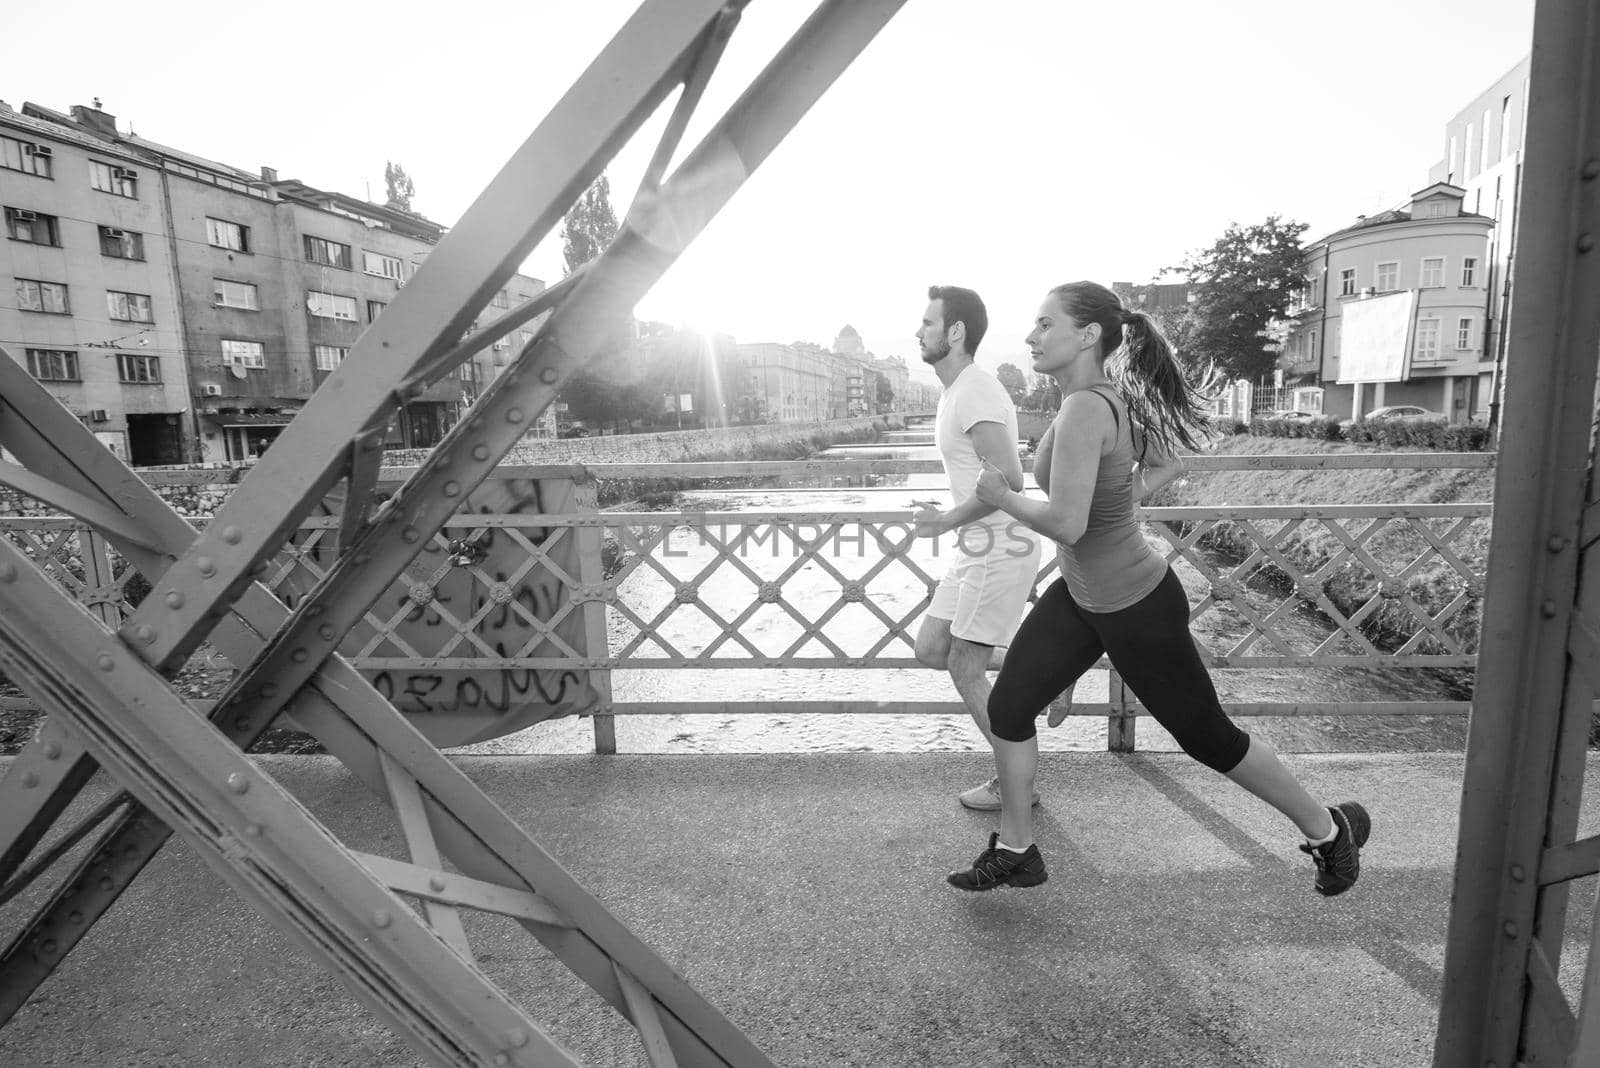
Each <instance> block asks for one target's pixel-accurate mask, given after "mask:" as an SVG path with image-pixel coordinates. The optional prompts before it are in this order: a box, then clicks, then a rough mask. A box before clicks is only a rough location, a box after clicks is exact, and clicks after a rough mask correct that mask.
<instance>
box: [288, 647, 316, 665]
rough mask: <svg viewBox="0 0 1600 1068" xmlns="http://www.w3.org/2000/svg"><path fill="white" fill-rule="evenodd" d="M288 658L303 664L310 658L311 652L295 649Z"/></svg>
mask: <svg viewBox="0 0 1600 1068" xmlns="http://www.w3.org/2000/svg"><path fill="white" fill-rule="evenodd" d="M289 659H290V660H293V661H294V662H295V663H296V664H304V663H305V662H306V661H307V660H309V659H311V654H310V653H308V652H307V651H306V650H304V649H296V650H295V651H294V652H292V653H290V654H289Z"/></svg>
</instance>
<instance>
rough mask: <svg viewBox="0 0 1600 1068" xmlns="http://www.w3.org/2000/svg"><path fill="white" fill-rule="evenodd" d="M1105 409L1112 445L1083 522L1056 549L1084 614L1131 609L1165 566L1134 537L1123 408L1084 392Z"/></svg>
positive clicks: (1108, 391) (1107, 396)
mask: <svg viewBox="0 0 1600 1068" xmlns="http://www.w3.org/2000/svg"><path fill="white" fill-rule="evenodd" d="M1089 389H1090V390H1092V391H1093V392H1094V393H1096V394H1098V395H1099V396H1100V397H1101V398H1102V399H1103V400H1104V401H1105V402H1106V403H1107V404H1109V405H1110V406H1111V414H1112V416H1113V418H1115V419H1116V421H1117V443H1116V445H1115V446H1114V447H1113V448H1112V450H1111V451H1110V452H1108V453H1106V454H1105V455H1104V456H1102V457H1100V470H1099V473H1098V474H1097V475H1096V477H1095V483H1094V496H1093V497H1092V498H1091V499H1090V502H1089V521H1088V524H1087V525H1086V526H1085V527H1084V531H1083V536H1082V537H1081V538H1079V539H1078V541H1077V544H1075V545H1061V544H1060V543H1057V546H1056V561H1057V563H1058V564H1059V566H1060V568H1061V575H1062V577H1063V578H1064V579H1065V580H1066V583H1067V591H1068V592H1069V593H1071V594H1072V599H1073V600H1074V601H1076V602H1077V603H1078V607H1080V608H1082V609H1084V610H1085V611H1089V612H1116V611H1118V610H1120V609H1123V608H1127V607H1129V606H1130V605H1133V604H1137V603H1138V602H1139V601H1140V600H1142V599H1143V598H1144V597H1146V596H1148V595H1149V594H1150V592H1151V591H1152V590H1154V589H1155V588H1156V587H1157V586H1159V585H1160V584H1161V580H1162V579H1163V578H1164V577H1165V576H1166V573H1167V562H1166V560H1164V559H1163V558H1162V557H1161V556H1160V555H1159V554H1158V553H1157V552H1156V551H1155V550H1154V549H1152V548H1150V545H1149V544H1148V543H1147V542H1146V541H1145V540H1144V535H1143V534H1141V533H1140V532H1139V520H1138V515H1137V509H1136V508H1135V507H1134V501H1133V463H1134V458H1133V430H1132V427H1131V426H1130V425H1129V421H1128V418H1127V415H1128V410H1127V407H1126V406H1125V405H1124V404H1123V403H1122V398H1121V397H1119V396H1117V393H1116V390H1114V389H1112V388H1111V387H1110V386H1101V385H1094V386H1090V387H1089Z"/></svg>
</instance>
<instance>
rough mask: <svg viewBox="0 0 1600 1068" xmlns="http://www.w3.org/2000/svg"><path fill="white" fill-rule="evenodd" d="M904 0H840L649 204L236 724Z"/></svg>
mask: <svg viewBox="0 0 1600 1068" xmlns="http://www.w3.org/2000/svg"><path fill="white" fill-rule="evenodd" d="M902 3H903V0H870V2H867V0H862V2H855V3H846V2H843V0H833V2H830V3H825V4H823V5H821V6H820V7H819V8H818V10H817V12H816V13H815V14H814V15H813V17H812V18H811V20H809V21H808V22H807V23H806V24H805V25H804V26H803V27H802V28H801V29H800V31H799V32H798V33H797V34H796V36H795V38H794V39H793V40H792V41H790V42H789V45H788V46H787V47H786V48H785V49H784V50H783V51H782V52H780V53H779V55H778V56H777V57H775V58H774V59H773V61H772V63H771V64H769V66H768V67H767V68H766V69H765V70H764V71H763V72H762V73H761V75H760V76H759V77H758V78H757V79H756V81H755V82H753V83H752V84H751V86H750V88H749V89H748V90H747V91H746V93H745V94H744V95H743V96H742V97H741V98H740V99H739V101H738V102H737V103H736V104H735V105H734V106H733V107H732V108H731V109H730V110H729V112H728V113H727V115H726V116H725V117H724V118H723V119H722V120H721V121H720V122H719V123H718V124H717V125H716V126H715V127H714V128H713V129H712V130H711V131H710V132H709V133H708V134H707V135H706V137H705V139H704V140H703V141H702V143H701V144H700V145H699V147H698V148H697V149H696V150H695V151H694V152H693V153H691V154H690V156H689V157H688V158H687V159H686V160H685V161H684V163H683V165H682V167H681V168H679V170H678V171H677V172H676V173H674V174H673V176H672V178H671V179H670V180H669V181H668V182H667V183H666V184H665V185H664V186H663V187H662V188H661V190H660V191H659V193H657V194H655V195H653V196H646V197H644V198H643V199H642V200H641V201H640V203H639V204H638V205H636V209H635V211H634V212H633V213H632V214H630V216H629V217H628V219H627V220H626V222H625V223H624V225H623V227H622V229H621V231H620V232H619V233H618V235H617V238H616V240H615V241H614V242H613V243H612V244H611V246H610V247H609V248H608V249H607V250H606V251H605V253H604V254H603V255H602V256H601V257H600V259H599V260H597V261H596V262H595V263H594V264H593V266H592V269H591V270H590V271H589V273H588V275H587V276H586V277H585V278H584V280H583V282H582V283H580V285H579V286H578V288H577V290H576V291H575V292H574V293H573V294H572V296H571V297H570V298H568V300H566V301H564V302H563V303H562V304H561V306H560V307H559V308H558V309H557V310H556V311H555V312H554V313H553V314H552V316H551V318H550V320H549V322H547V323H546V324H545V327H544V329H543V330H542V331H541V332H540V334H539V336H538V337H537V338H536V339H534V341H533V342H532V343H531V344H530V346H529V347H528V349H526V350H525V351H524V352H523V353H522V354H521V356H520V357H519V359H518V361H517V362H516V363H515V364H514V365H513V366H512V367H511V368H509V369H508V370H507V371H506V373H505V374H503V375H501V376H500V377H499V378H498V379H496V380H495V382H494V383H493V384H492V385H491V386H490V387H489V389H488V390H487V391H485V394H484V396H483V397H482V398H480V400H479V401H478V403H477V404H475V405H474V406H473V409H472V415H471V416H470V417H469V418H467V419H465V420H463V421H462V422H461V423H458V424H457V425H456V426H455V427H453V428H452V429H451V431H450V433H449V434H447V435H446V436H445V439H444V441H442V442H441V443H440V445H439V447H438V448H437V449H435V450H434V452H433V454H432V455H431V456H429V457H428V459H427V460H426V461H425V462H424V463H423V464H422V465H421V466H420V467H419V468H418V469H417V472H416V473H415V474H414V475H413V476H412V478H411V479H410V481H408V482H407V483H406V485H405V486H404V487H403V488H402V489H401V490H400V492H399V493H398V494H397V495H396V496H395V497H394V498H392V499H391V501H390V505H389V507H388V508H386V509H385V510H384V512H383V513H382V515H381V516H379V517H378V518H377V520H376V521H375V522H374V523H373V524H372V525H371V526H369V527H368V528H367V530H366V531H365V532H364V534H363V535H362V536H361V537H360V538H359V539H357V541H356V542H355V544H354V545H352V546H351V549H350V551H348V552H346V553H345V554H344V555H343V556H341V557H340V559H339V560H338V561H337V562H336V563H335V564H334V565H333V566H332V567H331V568H330V569H329V571H328V572H327V574H326V575H325V576H324V577H323V579H322V580H321V581H320V582H319V583H318V584H317V586H316V588H315V589H314V590H313V591H312V592H311V594H310V595H309V596H308V597H306V598H305V599H304V600H303V601H302V602H301V603H300V604H299V605H298V606H297V607H296V609H295V612H294V615H293V617H292V618H291V620H290V622H289V623H288V624H287V625H286V626H284V627H283V628H282V629H281V630H280V631H279V632H278V633H277V634H275V635H274V636H273V638H272V640H271V642H270V643H269V644H268V647H267V649H266V650H265V651H263V652H262V654H261V655H260V656H258V657H257V658H256V659H255V660H254V662H252V663H250V664H249V665H248V666H247V667H243V668H242V670H241V671H240V673H239V674H238V676H237V677H235V679H234V681H233V683H232V684H231V686H230V687H229V689H228V691H227V692H226V693H225V694H224V695H223V696H222V697H221V698H220V699H219V701H218V708H219V709H226V713H225V715H227V716H229V717H231V716H239V717H242V718H246V719H252V720H261V719H263V718H266V719H270V717H271V716H272V715H274V714H275V713H276V711H277V709H279V708H280V707H282V706H283V705H284V704H285V703H286V702H287V701H288V700H289V699H290V698H291V697H292V695H294V694H295V693H296V692H297V691H298V690H299V689H300V688H301V687H302V686H303V685H305V683H306V681H307V680H309V679H310V678H311V676H312V675H313V674H314V673H315V672H316V671H317V668H318V665H319V664H322V663H323V662H325V661H326V660H327V659H328V658H329V657H331V656H334V655H335V650H336V649H337V648H338V646H339V643H340V642H341V641H342V640H343V636H344V635H345V634H346V633H347V632H348V631H349V630H350V629H351V628H353V627H355V626H356V625H357V624H358V623H359V622H360V620H361V619H362V617H363V616H364V615H365V613H366V611H367V610H368V608H370V607H371V605H372V604H373V603H374V602H375V601H376V600H377V599H378V598H379V597H380V596H382V594H383V592H384V591H385V590H386V589H388V588H389V586H390V584H391V583H392V582H393V581H394V579H395V578H396V577H397V576H398V575H399V574H400V572H401V571H402V570H403V569H404V568H405V566H406V563H407V562H408V561H409V560H410V559H411V557H412V556H413V555H414V554H415V552H416V551H417V547H418V546H419V545H420V544H423V543H425V541H426V540H427V539H428V538H431V537H432V536H433V534H434V533H435V532H436V531H438V530H439V529H440V527H442V526H443V524H444V523H445V521H447V520H448V519H450V518H451V517H452V516H453V515H454V514H455V513H456V509H457V507H458V505H459V501H460V500H461V498H462V497H463V496H465V495H466V494H468V493H470V492H471V491H472V490H473V489H474V488H475V487H477V486H478V485H479V484H480V483H481V482H482V481H483V479H484V478H485V477H487V476H488V475H489V474H490V473H491V472H492V471H493V469H494V465H495V464H496V463H498V462H499V459H500V458H501V457H502V456H504V455H505V453H506V452H507V451H509V450H510V449H511V447H512V446H513V445H515V444H516V443H517V442H518V441H519V440H521V437H522V434H523V433H524V430H525V427H526V425H527V423H528V421H529V419H530V418H531V413H533V412H536V411H539V410H541V409H542V408H543V407H544V406H545V405H546V404H548V403H550V401H551V400H552V399H554V397H555V395H556V393H557V392H558V391H559V390H560V388H561V384H562V383H563V382H564V381H565V380H566V378H567V376H568V375H570V374H571V373H572V371H573V370H575V369H576V368H577V367H578V366H579V364H580V363H581V362H582V360H583V359H585V358H586V357H587V356H588V355H589V354H591V353H593V352H595V351H598V350H599V349H601V348H602V347H604V346H605V344H606V343H607V341H608V339H609V336H610V333H611V324H613V323H614V322H616V321H617V320H618V319H619V318H620V317H622V316H624V315H626V314H628V312H629V311H631V310H632V308H633V305H634V303H635V302H636V301H637V300H638V299H639V298H640V297H641V296H643V295H644V293H645V292H647V291H648V290H649V288H650V286H652V285H653V284H655V282H656V281H657V280H658V279H659V278H660V277H661V275H662V274H663V273H665V271H666V269H667V268H668V267H669V266H670V265H671V264H672V263H673V261H674V260H676V258H677V257H678V255H679V254H681V252H682V251H683V249H684V248H685V247H686V246H687V245H688V243H689V242H690V241H691V240H693V238H694V237H695V236H696V235H697V234H698V233H699V232H700V231H701V230H702V229H703V228H704V227H705V225H706V224H707V223H708V222H709V221H710V220H711V218H712V217H713V216H714V215H715V214H716V212H717V211H718V210H720V209H721V208H722V206H723V205H724V204H726V203H727V201H728V200H729V199H730V198H731V197H732V195H733V194H734V193H735V192H736V191H737V190H738V189H739V187H740V186H741V185H742V184H743V182H744V181H745V179H746V178H747V177H748V176H749V174H750V173H751V172H752V171H754V170H755V168H756V167H757V166H759V165H760V163H761V162H762V161H763V160H765V159H766V157H767V155H768V154H769V153H770V152H771V151H772V149H773V148H775V147H776V146H777V144H778V143H779V141H781V139H782V138H783V136H784V135H785V134H787V133H788V131H789V130H790V129H791V128H792V127H793V126H794V124H795V123H796V122H798V121H799V120H800V118H801V117H802V116H803V115H804V114H805V112H806V111H807V110H808V109H809V108H810V106H811V105H812V104H813V103H815V101H816V100H817V99H818V98H819V97H820V96H821V95H822V93H823V91H824V90H826V88H827V87H828V86H829V85H830V84H832V82H833V80H834V79H835V78H836V77H838V75H839V74H841V73H842V72H843V71H844V69H845V68H846V67H847V66H848V65H849V63H850V61H851V60H853V59H854V58H855V56H856V55H857V54H859V52H860V51H861V49H863V48H865V47H866V45H867V43H868V42H870V41H871V39H872V37H873V36H874V35H875V34H876V33H877V32H878V30H880V29H881V28H882V27H883V25H884V24H886V23H887V22H888V20H889V18H890V17H892V16H893V14H894V13H895V11H896V10H898V9H899V7H900V6H901V5H902ZM241 489H242V487H241Z"/></svg>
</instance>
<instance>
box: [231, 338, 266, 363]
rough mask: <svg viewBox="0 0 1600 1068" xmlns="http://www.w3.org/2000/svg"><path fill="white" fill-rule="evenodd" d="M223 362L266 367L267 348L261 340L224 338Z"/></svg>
mask: <svg viewBox="0 0 1600 1068" xmlns="http://www.w3.org/2000/svg"><path fill="white" fill-rule="evenodd" d="M222 362H223V363H229V364H232V365H233V366H235V367H257V368H260V367H265V366H266V365H267V349H266V346H265V345H263V344H261V342H259V341H232V340H229V339H228V338H223V339H222Z"/></svg>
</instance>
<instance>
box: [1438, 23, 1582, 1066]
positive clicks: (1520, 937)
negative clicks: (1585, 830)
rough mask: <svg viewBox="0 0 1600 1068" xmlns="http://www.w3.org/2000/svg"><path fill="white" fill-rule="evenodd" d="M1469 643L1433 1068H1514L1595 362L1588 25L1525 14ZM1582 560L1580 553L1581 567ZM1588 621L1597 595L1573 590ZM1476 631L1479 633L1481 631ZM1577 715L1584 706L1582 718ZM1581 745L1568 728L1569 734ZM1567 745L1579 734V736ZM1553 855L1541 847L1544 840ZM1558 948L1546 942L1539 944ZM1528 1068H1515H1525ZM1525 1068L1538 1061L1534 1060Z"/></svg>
mask: <svg viewBox="0 0 1600 1068" xmlns="http://www.w3.org/2000/svg"><path fill="white" fill-rule="evenodd" d="M1527 115H1528V128H1527V134H1526V139H1525V144H1526V152H1527V155H1526V162H1525V164H1524V175H1525V178H1524V181H1523V188H1522V194H1521V200H1520V209H1521V218H1522V223H1521V231H1520V233H1519V234H1518V236H1517V244H1518V248H1517V263H1516V290H1517V300H1516V304H1515V306H1514V307H1513V309H1512V313H1511V323H1510V328H1511V341H1510V350H1511V351H1512V352H1514V353H1515V357H1514V362H1513V363H1512V370H1511V373H1510V375H1509V376H1508V377H1507V379H1506V391H1505V401H1506V406H1505V419H1504V425H1503V431H1502V437H1501V444H1500V458H1499V461H1498V465H1497V466H1498V471H1497V473H1496V478H1495V497H1494V499H1495V512H1496V515H1507V516H1514V517H1516V522H1508V523H1496V524H1495V528H1494V535H1493V540H1492V541H1491V543H1490V550H1489V577H1488V585H1487V590H1486V594H1485V599H1484V613H1483V618H1484V620H1485V626H1484V631H1483V637H1482V644H1481V646H1480V648H1479V653H1478V673H1477V686H1476V692H1475V693H1474V696H1473V709H1472V718H1471V723H1470V732H1469V735H1468V740H1467V771H1466V779H1465V783H1464V785H1463V789H1462V798H1461V822H1460V834H1459V840H1458V845H1457V853H1456V869H1455V886H1454V892H1453V895H1452V899H1451V910H1450V923H1449V928H1448V933H1447V939H1446V945H1445V962H1444V988H1443V991H1442V998H1441V1005H1440V1013H1439V1027H1438V1036H1437V1043H1436V1045H1435V1048H1434V1064H1435V1065H1438V1066H1440V1068H1444V1066H1446V1065H1459V1064H1502V1065H1510V1064H1516V1063H1519V1061H1521V1060H1522V1059H1523V1054H1524V1052H1525V1048H1533V1049H1537V1048H1541V1046H1542V1043H1538V1042H1526V1041H1525V1040H1526V1039H1527V1037H1528V1035H1527V1033H1526V1032H1525V1030H1524V1028H1525V1027H1528V1026H1537V1024H1530V1023H1525V1021H1532V1020H1535V1019H1537V1018H1539V1017H1540V1014H1538V1013H1535V1014H1530V1013H1529V1011H1528V1010H1529V1009H1530V1007H1531V1005H1530V995H1529V985H1530V961H1532V960H1533V955H1534V954H1543V952H1544V950H1543V946H1542V945H1541V943H1540V942H1539V941H1537V940H1536V939H1537V936H1538V935H1539V934H1540V932H1539V931H1537V930H1536V925H1537V924H1538V923H1539V922H1540V917H1539V887H1538V879H1537V875H1538V872H1539V862H1540V857H1541V853H1542V850H1543V848H1544V847H1545V846H1547V845H1551V846H1554V845H1560V844H1563V841H1570V840H1571V835H1570V834H1567V835H1566V836H1565V838H1564V839H1563V838H1562V836H1561V829H1560V826H1559V824H1560V823H1561V822H1563V821H1564V820H1565V819H1566V817H1565V816H1564V815H1563V814H1562V811H1561V810H1562V809H1563V808H1564V807H1566V804H1567V803H1566V802H1565V801H1564V800H1563V798H1562V794H1563V789H1564V786H1563V780H1567V781H1571V779H1572V777H1573V772H1574V768H1573V767H1572V766H1570V765H1568V766H1561V764H1562V763H1563V761H1559V760H1558V759H1557V758H1558V757H1564V758H1566V759H1568V760H1571V759H1576V760H1577V761H1578V764H1577V766H1576V769H1575V770H1576V773H1577V778H1578V780H1579V781H1580V782H1581V776H1582V767H1581V760H1582V754H1581V747H1580V751H1579V752H1577V753H1575V754H1574V753H1572V752H1570V748H1571V747H1565V748H1567V749H1568V750H1569V751H1568V752H1565V753H1564V752H1563V751H1562V750H1563V748H1564V747H1563V746H1562V745H1561V744H1560V743H1561V739H1562V736H1563V733H1566V734H1568V735H1571V734H1572V733H1573V729H1574V728H1573V726H1572V725H1571V724H1570V723H1569V724H1566V725H1564V724H1563V722H1562V720H1563V712H1564V710H1565V711H1566V714H1567V715H1568V716H1571V715H1572V714H1574V712H1575V711H1576V710H1575V709H1574V705H1575V702H1572V701H1570V700H1568V699H1567V698H1568V694H1567V687H1568V685H1569V683H1570V679H1571V676H1570V675H1569V673H1568V668H1569V665H1568V663H1567V646H1568V639H1567V635H1568V633H1569V631H1570V629H1571V627H1572V625H1573V616H1574V609H1575V607H1577V605H1575V601H1576V600H1577V598H1575V596H1574V594H1575V591H1576V590H1577V589H1578V571H1579V555H1580V554H1579V550H1578V546H1579V544H1580V537H1581V535H1582V533H1583V530H1584V511H1585V505H1586V500H1585V490H1586V488H1589V487H1590V486H1592V479H1593V478H1594V477H1595V475H1594V472H1593V470H1592V469H1591V455H1590V447H1591V446H1590V437H1591V435H1590V430H1591V421H1592V419H1593V415H1594V411H1593V408H1594V397H1595V385H1596V354H1597V352H1600V304H1597V302H1596V301H1595V294H1596V293H1600V248H1597V244H1600V7H1597V6H1596V5H1595V4H1592V3H1589V4H1579V3H1562V2H1557V0H1539V2H1538V4H1537V6H1536V9H1535V16H1534V32H1533V65H1532V71H1531V78H1530V94H1529V99H1528V110H1527ZM1587 552H1588V553H1593V552H1595V550H1594V549H1589V550H1587ZM1580 596H1581V598H1582V603H1586V604H1592V603H1594V602H1595V599H1596V598H1597V597H1600V590H1595V589H1592V588H1586V589H1583V590H1582V591H1581V593H1580ZM1491 621H1492V622H1491ZM1583 705H1584V706H1585V707H1584V714H1585V715H1586V712H1587V705H1588V702H1583ZM1579 730H1580V731H1581V728H1579ZM1580 737H1581V733H1580ZM1552 835H1553V836H1554V837H1551V836H1552ZM1555 938H1556V939H1559V938H1560V934H1559V932H1556V933H1555ZM1530 1059H1532V1058H1530ZM1540 1063H1543V1059H1542V1058H1540Z"/></svg>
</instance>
